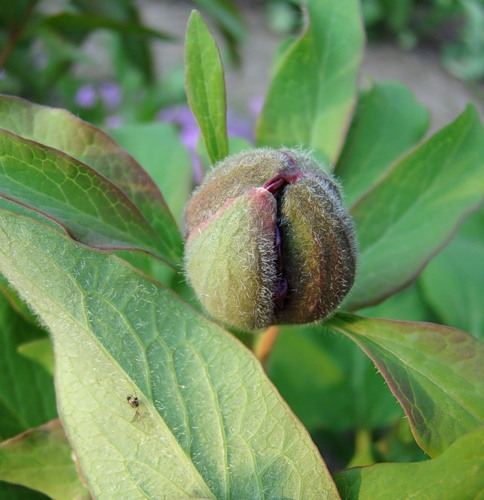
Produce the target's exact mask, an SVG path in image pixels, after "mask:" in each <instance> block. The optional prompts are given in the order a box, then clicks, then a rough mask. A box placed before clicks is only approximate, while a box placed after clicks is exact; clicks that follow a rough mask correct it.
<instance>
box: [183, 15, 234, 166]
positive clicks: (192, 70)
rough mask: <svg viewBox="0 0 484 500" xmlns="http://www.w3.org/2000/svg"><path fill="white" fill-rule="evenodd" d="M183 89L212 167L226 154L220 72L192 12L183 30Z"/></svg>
mask: <svg viewBox="0 0 484 500" xmlns="http://www.w3.org/2000/svg"><path fill="white" fill-rule="evenodd" d="M185 86H186V92H187V98H188V103H189V104H190V108H191V110H192V113H193V115H194V116H195V119H196V120H197V122H198V125H199V126H200V130H201V132H202V137H203V140H204V143H205V148H206V149H207V153H208V157H209V159H210V161H211V162H212V163H216V162H217V161H219V160H221V159H223V158H225V157H226V156H227V155H228V152H229V144H228V137H227V116H226V114H227V105H226V98H225V80H224V72H223V68H222V62H221V60H220V54H219V52H218V48H217V44H216V43H215V40H214V39H213V37H212V35H211V33H210V31H209V30H208V28H207V25H206V24H205V23H204V22H203V19H202V17H201V16H200V14H199V13H198V12H197V11H196V10H194V11H193V12H192V14H191V16H190V20H189V21H188V27H187V35H186V42H185Z"/></svg>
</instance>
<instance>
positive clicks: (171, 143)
mask: <svg viewBox="0 0 484 500" xmlns="http://www.w3.org/2000/svg"><path fill="white" fill-rule="evenodd" d="M111 135H112V136H113V137H114V139H115V140H116V141H117V142H118V143H119V144H120V145H121V146H122V147H123V148H124V149H126V151H128V152H129V153H130V154H131V155H133V157H134V158H135V159H136V161H138V163H139V164H140V165H141V166H142V167H143V168H144V169H145V170H146V171H147V172H148V174H149V175H150V176H151V178H152V179H153V180H154V181H155V183H156V185H157V186H158V188H159V189H160V191H161V192H162V193H163V196H164V198H165V200H166V202H167V204H168V206H169V207H170V210H171V213H172V214H173V215H174V217H175V219H176V220H177V221H178V223H181V220H182V213H183V208H184V206H185V203H186V202H187V200H188V196H189V195H190V193H191V191H192V189H193V169H192V165H191V159H190V155H189V154H188V151H187V150H186V148H185V147H184V146H183V145H182V144H181V143H180V140H179V139H178V134H177V131H176V130H175V128H174V127H173V126H171V125H168V124H166V123H139V124H134V125H124V126H122V127H119V128H116V129H114V130H112V131H111Z"/></svg>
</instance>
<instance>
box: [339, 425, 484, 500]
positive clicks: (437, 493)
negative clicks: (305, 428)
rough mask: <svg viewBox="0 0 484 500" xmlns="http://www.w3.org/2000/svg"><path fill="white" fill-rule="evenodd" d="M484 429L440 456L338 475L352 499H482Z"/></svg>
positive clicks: (344, 492)
mask: <svg viewBox="0 0 484 500" xmlns="http://www.w3.org/2000/svg"><path fill="white" fill-rule="evenodd" d="M483 447H484V428H482V427H481V428H479V429H477V430H475V431H473V432H469V433H468V434H465V435H464V436H462V437H461V438H460V439H458V440H457V441H456V442H455V443H454V444H452V445H451V446H450V447H449V448H448V449H447V450H446V451H445V452H444V453H442V455H440V456H439V457H437V458H435V459H433V460H428V461H425V462H417V463H410V464H396V463H393V464H377V465H372V466H370V467H355V468H353V469H348V470H345V471H343V472H340V473H339V474H336V476H335V481H336V485H337V486H338V489H339V491H340V493H341V496H342V497H343V498H345V499H348V500H356V499H358V500H387V499H389V498H435V499H438V498H456V499H457V498H480V495H482V491H483V490H484V461H483V460H482V450H483Z"/></svg>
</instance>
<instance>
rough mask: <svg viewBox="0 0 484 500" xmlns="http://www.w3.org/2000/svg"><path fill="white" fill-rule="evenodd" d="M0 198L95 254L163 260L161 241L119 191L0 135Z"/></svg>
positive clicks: (40, 148)
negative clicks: (56, 226)
mask: <svg viewBox="0 0 484 500" xmlns="http://www.w3.org/2000/svg"><path fill="white" fill-rule="evenodd" d="M0 181H1V184H0V196H3V197H5V198H7V199H9V200H13V201H15V202H17V203H19V204H21V205H25V206H27V207H29V208H32V209H34V210H37V211H39V212H40V213H42V214H44V215H47V216H49V217H51V218H53V219H54V220H56V221H58V222H59V223H60V224H61V225H62V226H64V227H65V228H66V230H67V231H68V232H69V233H70V234H71V235H72V236H73V237H74V238H75V239H77V240H79V241H82V242H83V243H86V244H87V245H92V246H94V247H98V248H136V249H141V250H145V251H148V252H150V253H153V254H154V255H159V256H160V257H162V256H163V253H162V252H159V251H158V248H159V247H160V246H162V240H161V239H160V238H159V236H158V235H157V234H156V232H155V231H154V229H153V228H152V227H151V226H150V225H149V224H148V222H147V221H146V219H145V218H144V217H143V216H142V214H141V213H140V211H139V210H138V208H137V207H136V206H135V205H134V204H133V203H132V202H131V201H130V200H129V199H128V198H127V197H126V195H125V194H124V192H123V191H121V190H119V189H118V188H117V187H116V186H115V185H113V184H112V183H111V182H109V181H108V180H107V179H106V178H105V177H103V176H102V175H100V174H98V173H97V172H96V171H94V170H93V169H91V168H90V167H88V166H87V165H85V164H84V163H81V162H80V161H78V160H76V159H75V158H73V157H70V156H68V155H66V154H64V153H62V152H61V151H59V150H57V149H53V148H50V147H48V146H45V145H43V144H40V143H38V142H34V141H31V140H28V139H24V138H22V137H20V136H18V135H16V134H12V133H10V132H7V131H6V130H1V129H0Z"/></svg>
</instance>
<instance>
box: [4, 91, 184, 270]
mask: <svg viewBox="0 0 484 500" xmlns="http://www.w3.org/2000/svg"><path fill="white" fill-rule="evenodd" d="M0 128H4V129H7V130H10V131H11V132H13V133H15V134H18V135H20V136H22V137H24V138H26V139H31V140H33V141H37V142H40V143H42V144H45V145H46V146H50V147H52V148H56V149H58V150H60V151H63V152H64V153H67V154H68V155H69V156H72V157H74V158H76V159H77V160H79V161H81V162H83V163H85V164H86V165H88V166H90V167H91V168H93V169H94V170H96V171H97V172H99V173H100V174H101V175H102V176H104V177H106V178H107V179H109V180H110V181H111V182H112V183H114V184H115V185H116V187H117V188H118V189H121V190H122V191H123V192H124V193H126V195H127V196H128V197H129V198H130V200H131V201H132V202H134V203H135V204H136V206H137V207H138V208H139V210H140V211H141V213H142V215H143V217H144V218H145V219H146V220H147V221H148V222H149V223H150V225H151V226H152V227H153V228H154V230H155V231H156V233H157V234H158V235H159V245H160V247H159V251H160V252H162V253H163V255H164V256H165V257H166V259H167V260H172V261H175V262H179V261H180V260H181V254H182V242H181V236H180V234H179V231H178V229H177V226H176V223H175V221H174V219H173V217H172V215H171V213H170V211H169V209H168V207H167V205H166V203H165V201H164V199H163V196H162V195H161V193H160V191H159V189H158V188H157V186H156V184H155V183H154V182H153V180H152V179H151V178H150V177H149V176H148V175H147V174H146V172H144V171H143V169H142V168H141V167H140V166H139V165H138V163H136V161H135V160H134V159H133V158H132V157H131V156H130V155H128V154H127V153H126V151H124V150H122V149H121V148H120V147H119V146H118V145H117V144H116V143H115V142H114V141H113V140H112V139H111V138H110V137H109V136H108V135H106V134H105V133H104V132H102V131H101V130H100V129H98V128H96V127H94V126H92V125H90V124H88V123H86V122H84V121H82V120H79V119H78V118H76V117H75V116H74V115H72V114H71V113H69V112H68V111H65V110H62V109H55V108H48V107H46V106H39V105H36V104H31V103H29V102H27V101H25V100H23V99H18V98H15V97H7V96H2V97H0ZM143 224H144V225H146V223H145V222H144V223H143Z"/></svg>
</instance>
